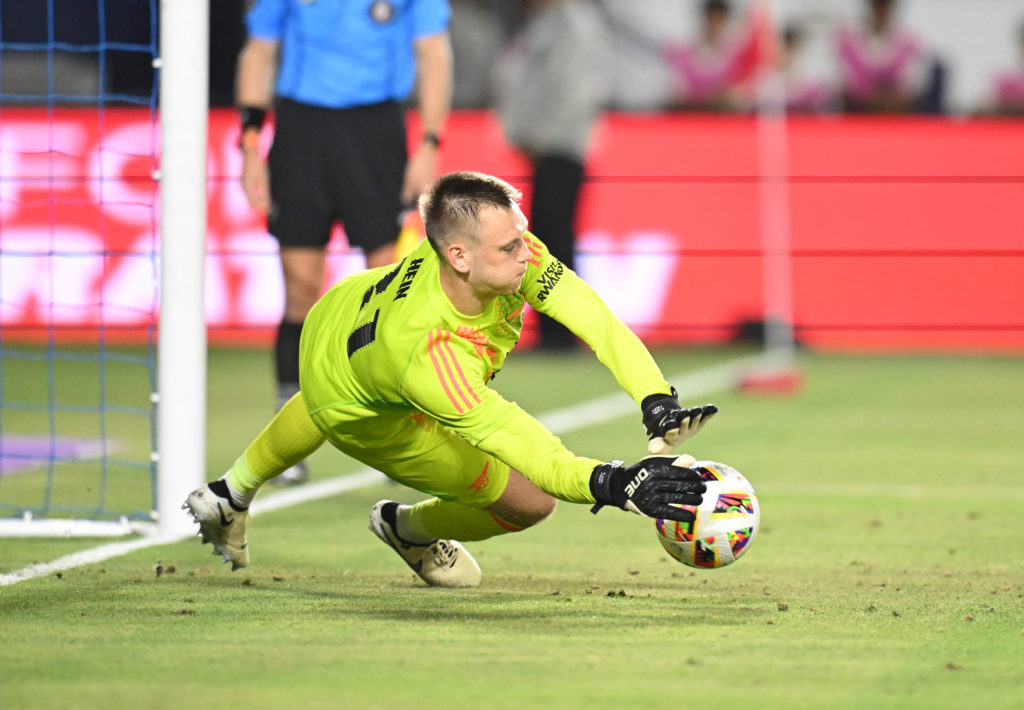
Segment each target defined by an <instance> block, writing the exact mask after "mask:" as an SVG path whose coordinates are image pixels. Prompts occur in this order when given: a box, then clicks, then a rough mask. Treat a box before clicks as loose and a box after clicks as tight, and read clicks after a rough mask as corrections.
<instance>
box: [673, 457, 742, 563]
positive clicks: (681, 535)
mask: <svg viewBox="0 0 1024 710" xmlns="http://www.w3.org/2000/svg"><path fill="white" fill-rule="evenodd" d="M691 468H693V470H695V471H697V473H699V474H700V476H701V478H703V479H704V484H705V485H706V486H707V491H705V493H704V500H703V501H702V502H701V504H700V505H699V506H693V505H683V506H680V507H682V508H686V509H687V510H690V511H692V512H693V513H694V515H696V519H695V520H694V521H693V522H692V523H679V522H676V521H675V520H663V519H661V518H658V519H657V520H655V521H654V527H655V530H657V532H658V541H659V542H660V543H661V546H662V547H664V548H665V551H666V552H668V554H670V555H671V556H672V557H673V558H674V559H676V560H678V561H679V562H682V563H683V564H684V565H688V566H689V567H705V568H713V567H725V566H726V565H731V564H732V563H733V562H735V561H736V560H738V559H739V558H740V557H741V556H742V555H743V554H744V553H745V552H746V551H747V550H748V549H749V548H750V544H751V543H752V542H753V541H754V538H755V537H757V526H758V524H759V523H760V521H761V506H760V504H759V503H758V502H757V494H756V493H754V487H753V486H751V485H750V481H748V480H747V479H746V478H744V477H743V474H741V473H740V472H739V471H737V470H736V469H734V468H733V467H732V466H726V465H725V464H724V463H718V462H717V461H698V462H696V463H695V464H694V465H693V466H691Z"/></svg>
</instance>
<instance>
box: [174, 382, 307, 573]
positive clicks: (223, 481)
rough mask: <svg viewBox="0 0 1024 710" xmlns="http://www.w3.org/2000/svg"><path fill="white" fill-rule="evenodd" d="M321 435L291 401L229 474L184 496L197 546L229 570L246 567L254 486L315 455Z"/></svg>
mask: <svg viewBox="0 0 1024 710" xmlns="http://www.w3.org/2000/svg"><path fill="white" fill-rule="evenodd" d="M324 440H325V439H324V435H323V434H322V433H321V432H320V430H319V429H317V427H316V425H315V424H313V421H312V420H311V419H310V418H309V415H308V414H307V413H306V406H305V404H304V403H303V401H302V393H301V392H299V393H297V394H296V395H295V396H293V397H292V398H291V399H290V400H288V402H287V403H286V404H285V406H284V407H282V408H281V410H280V411H279V412H278V413H277V415H276V416H275V417H274V418H273V419H272V420H271V421H270V424H268V425H267V427H266V428H265V429H264V430H263V431H262V432H260V434H259V436H257V437H256V439H255V440H253V442H252V443H251V444H249V447H248V448H247V449H246V450H245V453H243V454H242V455H241V456H239V457H238V459H237V460H236V461H235V463H234V465H233V466H232V467H231V470H230V471H228V473H227V474H226V475H224V476H223V477H222V478H220V479H219V480H216V481H212V482H211V483H208V484H207V485H205V486H202V487H201V488H197V489H196V490H194V491H192V493H191V494H189V496H188V498H187V499H186V500H185V503H184V505H183V506H182V508H184V509H186V510H188V511H189V512H190V513H192V517H193V518H194V519H195V521H196V522H197V523H199V535H200V536H201V537H202V538H203V542H204V543H207V542H210V543H213V551H214V554H216V555H221V556H222V557H223V558H224V561H225V562H231V565H232V569H238V568H239V567H245V566H246V565H248V564H249V547H248V540H247V535H246V533H247V528H248V525H249V504H250V503H251V502H252V499H253V497H255V495H256V491H257V490H259V488H260V486H262V485H263V484H264V483H266V482H267V481H269V480H270V479H272V478H274V477H275V476H278V475H280V474H281V473H283V472H284V471H286V470H287V469H288V468H290V467H291V466H294V465H295V464H296V463H298V462H299V461H302V460H304V459H305V458H306V457H307V456H309V455H310V454H312V453H313V452H314V451H316V450H317V449H318V448H320V446H321V445H322V444H323V443H324Z"/></svg>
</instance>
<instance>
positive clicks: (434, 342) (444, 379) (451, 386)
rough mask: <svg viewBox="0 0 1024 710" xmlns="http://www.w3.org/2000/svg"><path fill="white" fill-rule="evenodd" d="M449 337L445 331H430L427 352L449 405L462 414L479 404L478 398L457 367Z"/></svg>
mask: <svg viewBox="0 0 1024 710" xmlns="http://www.w3.org/2000/svg"><path fill="white" fill-rule="evenodd" d="M451 336H452V334H451V333H450V332H448V331H447V330H434V331H431V333H430V336H429V338H428V339H427V350H428V352H429V353H430V359H431V361H432V362H433V363H434V371H435V372H436V373H437V378H438V379H439V380H440V381H441V387H442V388H444V392H445V394H446V395H448V399H449V400H450V401H451V403H452V404H453V405H455V411H457V412H458V413H459V414H462V413H464V412H465V411H468V410H470V409H473V407H474V406H476V405H477V404H479V403H480V397H478V396H477V394H476V392H475V391H473V388H472V387H471V386H470V384H469V380H468V379H467V378H466V375H465V373H464V372H463V371H462V367H461V366H460V365H459V360H458V358H456V357H455V352H454V351H453V350H452V348H451V345H449V344H448V343H449V340H450V339H451ZM467 392H468V393H469V394H468V395H467V394H466V393H467ZM470 398H472V399H470ZM463 405H465V406H463Z"/></svg>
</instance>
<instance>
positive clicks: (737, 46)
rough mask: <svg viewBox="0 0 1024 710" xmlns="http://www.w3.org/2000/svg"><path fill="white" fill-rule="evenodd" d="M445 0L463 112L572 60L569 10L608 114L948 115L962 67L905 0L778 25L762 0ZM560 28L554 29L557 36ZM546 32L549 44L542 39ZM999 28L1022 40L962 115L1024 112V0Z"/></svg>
mask: <svg viewBox="0 0 1024 710" xmlns="http://www.w3.org/2000/svg"><path fill="white" fill-rule="evenodd" d="M451 4H452V8H453V21H452V28H451V30H452V42H453V46H454V50H455V59H456V61H455V71H456V82H455V87H456V88H455V97H454V98H455V105H456V106H457V107H464V108H482V107H490V106H493V105H495V104H500V103H501V102H502V101H506V102H507V101H509V100H511V99H510V98H509V97H508V96H505V95H503V89H504V84H503V83H502V81H500V80H499V81H495V80H494V78H495V77H498V78H499V79H500V78H501V77H502V75H503V74H504V73H507V71H506V65H507V64H509V63H512V64H515V63H516V62H517V61H519V60H520V57H521V56H522V55H524V54H529V55H531V56H533V57H535V61H536V62H538V63H539V62H540V61H542V60H543V59H544V57H543V55H544V54H545V53H549V54H550V57H548V59H549V60H551V59H553V58H554V57H556V56H559V55H564V54H565V48H564V47H560V46H559V45H561V44H563V43H565V42H567V41H570V40H567V39H566V38H571V37H574V36H576V35H579V34H580V32H581V31H582V30H583V27H582V25H581V24H580V22H581V21H579V20H578V19H577V20H575V21H569V20H566V18H567V17H568V16H569V15H574V16H575V17H576V18H579V17H583V16H586V17H588V18H589V19H587V20H586V21H585V23H586V26H587V28H588V31H589V32H591V35H592V36H590V37H586V38H584V39H583V41H581V42H579V43H578V44H579V46H580V51H584V52H586V53H587V54H588V55H590V58H589V59H588V60H587V61H588V62H590V65H589V66H588V67H585V68H584V67H581V69H580V72H579V74H578V76H577V80H578V81H579V82H586V83H589V84H591V85H592V86H591V87H590V89H589V91H590V93H591V94H595V95H600V96H602V97H603V98H602V102H603V106H604V107H605V108H610V109H620V110H634V111H636V110H639V111H658V110H694V111H751V110H755V109H756V108H757V107H758V106H761V105H764V103H765V102H768V103H771V102H775V103H777V104H780V105H782V106H784V107H785V108H786V110H788V111H791V112H809V113H838V112H846V113H924V114H940V113H946V112H948V110H949V106H948V105H947V104H948V88H949V79H950V75H951V73H952V72H954V71H956V69H957V67H956V66H955V65H956V61H955V60H954V59H950V58H949V57H944V56H943V54H942V52H940V51H939V50H938V49H937V48H936V47H934V46H931V45H930V43H929V41H928V39H927V38H926V37H925V36H924V34H923V33H921V32H919V31H918V30H917V29H915V27H913V26H909V25H908V24H907V23H906V22H905V21H904V19H903V17H902V16H901V9H902V8H901V5H903V4H904V3H902V2H900V0H857V2H856V3H846V4H845V5H844V7H843V9H845V10H851V9H852V10H853V11H852V12H849V11H848V12H838V11H835V9H836V8H837V7H838V6H839V4H838V3H828V2H818V3H805V5H806V6H807V8H808V9H807V11H806V12H804V13H803V14H801V13H800V12H790V13H788V14H787V16H785V17H782V18H775V20H776V21H775V22H774V23H773V22H771V21H770V20H769V18H768V17H767V16H765V15H762V14H761V12H762V8H765V7H767V5H769V3H765V4H764V5H762V4H760V3H758V2H757V0H690V1H688V2H679V3H677V4H678V5H679V8H680V9H681V10H682V11H683V13H684V14H688V15H689V17H679V16H678V15H674V14H672V13H665V12H659V10H663V9H664V8H665V5H663V4H660V3H651V2H649V1H647V2H635V1H634V0H519V1H516V0H451ZM796 4H799V3H796ZM778 5H779V3H775V6H776V7H777V6H778ZM659 6H660V7H659ZM569 8H571V10H570V9H569ZM828 8H831V10H832V11H831V12H830V11H829V10H828ZM554 23H561V26H560V29H559V30H552V29H551V25H552V24H554ZM542 26H547V28H548V31H547V35H548V38H549V39H548V43H549V44H548V45H544V44H543V42H541V41H540V39H539V38H538V37H537V35H538V34H539V33H540V28H541V27H542ZM993 34H997V33H996V32H993V33H990V35H993ZM998 34H1004V35H1006V41H1007V42H1008V43H1009V42H1012V43H1014V44H1015V45H1016V46H1015V47H1014V49H1013V54H1014V55H1015V56H1016V62H1015V63H1014V64H1007V65H1006V66H1005V67H1004V68H1002V69H1001V70H994V71H993V73H992V75H991V76H990V77H988V79H987V81H988V83H989V86H987V87H985V90H984V91H983V92H976V93H978V94H979V95H982V96H983V97H984V98H982V99H980V100H979V101H978V102H977V103H976V105H974V106H971V107H970V108H969V109H968V110H967V111H963V110H961V112H967V113H979V114H1003V115H1017V116H1019V115H1024V6H1022V7H1021V15H1020V19H1019V20H1018V24H1017V26H1016V27H1015V28H1014V31H1013V32H1012V33H1011V32H1003V31H1001V28H1000V32H999V33H998ZM1011 35H1012V36H1011ZM496 47H504V50H503V51H501V52H496V51H495V48H496ZM595 53H597V54H599V55H602V56H596V57H595V56H594V55H595ZM547 66H554V61H548V63H547ZM534 76H536V75H534ZM765 87H768V89H767V90H766V88H765Z"/></svg>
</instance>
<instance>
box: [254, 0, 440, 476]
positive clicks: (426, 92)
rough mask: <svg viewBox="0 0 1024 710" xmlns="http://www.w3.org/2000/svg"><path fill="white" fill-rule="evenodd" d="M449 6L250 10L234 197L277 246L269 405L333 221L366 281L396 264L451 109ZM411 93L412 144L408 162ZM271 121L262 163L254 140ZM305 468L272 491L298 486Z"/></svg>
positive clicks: (306, 1)
mask: <svg viewBox="0 0 1024 710" xmlns="http://www.w3.org/2000/svg"><path fill="white" fill-rule="evenodd" d="M450 16H451V10H450V8H449V6H448V0H255V1H254V2H252V5H251V7H250V9H249V10H248V12H247V14H246V25H247V28H248V39H247V40H246V43H245V45H244V46H243V48H242V51H241V54H240V55H239V60H238V84H237V88H236V101H237V104H238V106H239V110H240V113H241V122H242V136H241V140H240V147H241V150H242V155H243V161H242V188H243V189H244V190H245V196H246V198H247V199H248V200H249V204H250V205H252V207H253V208H254V209H256V210H258V211H259V212H261V213H262V214H265V215H266V216H267V229H268V231H269V232H270V233H271V234H272V235H273V236H274V237H275V238H276V239H277V240H278V242H279V245H280V258H281V270H282V273H283V275H284V291H285V302H284V314H283V317H282V319H281V324H280V326H279V327H278V332H277V340H276V345H275V350H274V355H275V364H276V376H277V398H278V406H279V407H280V406H283V405H284V403H285V402H287V401H288V399H289V398H291V397H292V395H294V394H295V393H296V392H298V390H299V335H300V333H301V332H302V323H303V321H304V320H305V318H306V314H307V313H308V312H309V309H310V308H311V307H312V306H313V304H314V303H315V302H316V300H317V297H318V296H319V295H320V289H321V287H322V285H323V278H324V265H325V261H326V247H327V242H328V240H329V238H330V234H331V228H332V225H333V223H334V222H335V221H340V222H341V223H342V224H343V225H344V229H345V234H346V237H347V238H348V242H349V244H350V245H352V246H357V247H359V248H361V249H362V250H363V252H364V253H365V254H366V263H367V266H368V267H370V268H373V267H376V266H382V265H385V264H389V263H391V262H392V261H394V255H395V242H396V240H397V238H398V234H399V230H400V223H399V219H400V215H401V213H402V211H403V206H404V205H409V204H412V203H413V202H414V201H415V199H416V198H417V196H418V195H419V194H420V193H422V192H424V191H425V189H426V187H427V185H428V184H429V183H430V182H431V180H432V179H433V177H434V174H435V170H436V162H437V151H438V149H439V148H440V146H441V135H442V129H443V127H444V123H445V120H446V119H447V117H448V112H449V108H450V106H451V89H452V78H451V77H452V54H451V44H450V41H449V38H448V22H449V18H450ZM414 86H415V93H416V100H417V103H418V107H419V111H420V116H421V122H422V127H423V134H422V140H420V141H419V142H418V145H417V148H416V150H415V151H414V153H413V155H412V156H409V155H408V153H407V149H406V146H407V139H406V132H405V117H404V111H403V107H402V102H404V101H405V100H406V99H407V98H408V97H409V95H410V94H411V93H412V92H413V87H414ZM272 104H273V105H274V107H275V109H276V119H275V134H274V142H273V146H272V148H271V150H270V155H269V156H268V159H267V161H266V162H264V160H263V158H262V156H261V155H260V152H259V135H260V129H261V128H262V126H263V122H264V119H265V117H266V113H267V110H268V109H269V108H270V107H271V105H272ZM307 477H308V470H307V468H306V465H305V462H301V463H300V464H298V465H296V466H294V467H292V468H291V469H289V470H288V471H287V472H285V473H284V474H282V475H281V476H280V477H279V479H280V480H281V481H282V482H284V483H301V482H302V481H304V480H306V478H307Z"/></svg>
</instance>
